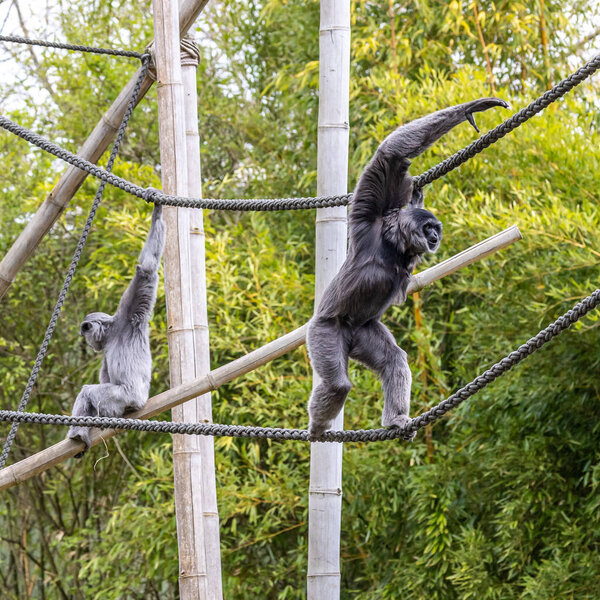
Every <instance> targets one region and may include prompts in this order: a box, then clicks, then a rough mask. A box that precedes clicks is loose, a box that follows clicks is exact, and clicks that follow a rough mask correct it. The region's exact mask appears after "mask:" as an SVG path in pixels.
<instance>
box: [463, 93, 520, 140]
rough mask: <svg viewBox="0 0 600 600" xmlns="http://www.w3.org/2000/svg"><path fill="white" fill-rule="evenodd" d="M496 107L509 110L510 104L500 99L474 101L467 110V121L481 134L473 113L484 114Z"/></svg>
mask: <svg viewBox="0 0 600 600" xmlns="http://www.w3.org/2000/svg"><path fill="white" fill-rule="evenodd" d="M495 106H501V107H502V108H508V107H509V104H508V102H505V101H504V100H500V98H482V99H481V100H474V101H473V102H471V103H470V105H469V107H468V108H467V111H466V114H465V117H466V119H467V121H468V122H469V123H470V124H471V125H472V126H473V128H474V129H475V131H476V132H477V133H479V128H478V127H477V124H476V123H475V117H474V116H473V113H476V112H482V111H484V110H488V109H490V108H494V107H495Z"/></svg>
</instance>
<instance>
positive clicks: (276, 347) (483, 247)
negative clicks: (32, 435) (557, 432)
mask: <svg viewBox="0 0 600 600" xmlns="http://www.w3.org/2000/svg"><path fill="white" fill-rule="evenodd" d="M520 239H522V238H521V233H520V232H519V229H518V228H517V226H516V225H513V226H512V227H509V228H508V229H505V230H504V231H501V232H500V233H497V234H496V235H494V236H492V237H491V238H488V239H487V240H484V241H483V242H479V243H478V244H476V245H475V246H472V247H471V248H469V249H467V250H464V251H463V252H461V253H460V254H457V255H456V256H453V257H451V258H449V259H448V260H445V261H443V262H442V263H440V264H439V265H436V266H434V267H431V268H429V269H426V270H425V271H422V272H421V273H418V274H417V275H416V276H415V277H414V278H413V280H412V281H411V283H410V285H409V286H408V293H409V294H412V293H414V292H416V291H418V290H420V289H422V288H423V286H425V285H429V284H431V283H433V282H434V281H437V280H438V279H441V278H442V277H445V276H446V275H450V274H451V273H454V272H455V271H456V270H457V269H459V268H461V267H465V266H467V265H470V264H471V263H473V262H475V261H476V260H479V259H482V258H485V257H486V256H489V255H490V254H493V253H494V252H497V251H498V250H501V249H502V248H505V247H506V246H509V245H510V244H512V243H514V242H516V241H518V240H520ZM305 335H306V325H303V326H302V327H299V328H298V329H295V330H294V331H290V333H286V334H285V335H283V336H281V337H279V338H277V339H275V340H273V341H271V342H269V343H268V344H265V345H264V346H261V347H260V348H257V349H256V350H253V351H252V352H250V353H249V354H245V355H244V356H242V357H240V358H237V359H236V360H234V361H232V362H230V363H227V364H225V365H223V366H222V367H218V368H216V369H214V370H212V371H210V373H207V374H206V375H203V376H201V377H198V378H197V379H194V381H190V382H189V383H184V384H182V385H179V386H177V387H174V388H171V389H169V390H167V391H165V392H162V393H160V394H157V395H156V396H153V397H152V398H150V399H149V400H148V402H147V403H146V406H144V408H142V409H141V410H138V411H136V412H134V413H132V414H130V415H127V416H129V417H131V418H133V419H150V418H151V417H154V416H156V415H158V414H160V413H162V412H164V411H166V410H169V409H171V408H173V407H174V406H177V405H179V404H182V403H183V402H186V401H187V400H191V399H192V398H196V397H197V396H200V395H202V394H207V393H208V392H211V391H214V390H216V389H217V388H219V387H220V386H222V385H224V384H225V383H229V382H230V381H233V380H234V379H236V378H237V377H242V376H243V375H245V374H246V373H249V372H250V371H254V370H255V369H258V368H259V367H260V366H262V365H265V364H267V363H269V362H271V361H272V360H275V359H276V358H278V357H280V356H283V355H284V354H286V353H287V352H291V351H292V350H295V349H296V348H298V347H300V346H301V345H302V344H304V342H305ZM116 434H117V431H116V430H114V429H105V430H103V431H99V430H93V431H92V433H91V442H92V443H91V445H92V446H95V445H96V444H99V443H102V441H103V440H107V439H108V438H111V437H112V436H114V435H116ZM83 449H84V448H83V444H82V443H81V442H75V441H74V440H70V439H67V440H63V441H61V442H58V443H57V444H54V445H53V446H50V447H49V448H45V449H44V450H41V451H40V452H36V453H35V454H32V455H31V456H28V457H27V458H24V459H23V460H20V461H19V462H17V463H14V464H12V465H9V466H8V467H5V468H4V469H2V470H0V491H2V490H5V489H8V488H10V487H13V486H14V485H18V484H19V483H22V482H23V481H26V480H27V479H30V478H31V477H34V476H35V475H39V474H40V473H43V472H44V471H47V470H48V469H50V468H52V467H53V466H55V465H58V464H60V463H61V462H64V461H65V460H67V459H68V458H72V457H73V456H75V455H76V454H77V453H79V452H81V451H82V450H83ZM207 507H210V504H207ZM205 510H206V509H205Z"/></svg>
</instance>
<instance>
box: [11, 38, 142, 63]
mask: <svg viewBox="0 0 600 600" xmlns="http://www.w3.org/2000/svg"><path fill="white" fill-rule="evenodd" d="M0 42H12V43H15V44H27V45H28V46H45V47H46V48H59V49H61V50H72V51H74V52H89V53H91V54H109V55H111V56H127V57H130V58H138V59H140V60H141V59H142V56H144V55H143V54H141V53H140V52H134V51H132V50H115V49H112V48H95V47H94V46H81V45H79V44H63V43H62V42H47V41H45V40H32V39H30V38H26V37H21V36H19V35H0Z"/></svg>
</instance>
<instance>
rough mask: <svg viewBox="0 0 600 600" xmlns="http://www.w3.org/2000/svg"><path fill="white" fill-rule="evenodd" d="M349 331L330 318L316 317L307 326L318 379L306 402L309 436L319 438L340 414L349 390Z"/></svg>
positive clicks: (312, 359) (310, 349)
mask: <svg viewBox="0 0 600 600" xmlns="http://www.w3.org/2000/svg"><path fill="white" fill-rule="evenodd" d="M350 333H351V332H350V329H349V328H348V327H347V326H343V325H342V326H340V325H339V324H338V323H337V322H335V321H330V320H319V319H317V320H314V321H311V323H310V325H309V327H308V333H307V342H308V344H307V345H308V352H309V355H310V360H311V363H312V366H313V368H314V370H315V371H316V372H317V374H318V376H319V377H320V378H321V382H320V383H319V384H318V385H317V386H316V387H315V388H314V389H313V391H312V394H311V396H310V401H309V403H308V414H309V423H308V433H309V436H310V437H319V436H320V435H321V434H322V433H324V432H325V431H327V430H328V429H331V421H332V420H333V419H334V418H335V417H336V416H337V415H338V414H339V412H340V410H341V409H342V407H343V406H344V402H345V400H346V396H347V395H348V393H349V392H350V390H351V389H352V384H351V383H350V379H349V378H348V349H349V346H350Z"/></svg>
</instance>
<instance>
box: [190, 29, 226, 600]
mask: <svg viewBox="0 0 600 600" xmlns="http://www.w3.org/2000/svg"><path fill="white" fill-rule="evenodd" d="M199 58H200V53H199V51H198V46H197V45H196V43H195V42H194V41H193V40H192V39H191V38H189V37H185V38H183V39H182V40H181V68H182V75H183V90H184V96H185V130H186V131H185V135H186V145H187V168H188V193H189V195H190V196H193V197H194V198H201V197H202V179H201V177H200V135H199V133H198V92H197V80H196V69H197V67H198V61H199ZM204 239H205V238H204V222H203V216H202V210H199V209H195V210H191V212H190V253H191V260H190V264H191V274H192V296H193V302H192V317H193V327H194V340H195V352H196V377H201V376H202V375H206V373H208V372H209V371H210V345H209V332H208V314H207V313H208V311H207V301H206V269H205V248H204ZM187 404H189V405H190V406H193V412H194V421H197V422H199V423H212V405H211V397H210V393H208V394H204V395H203V396H199V397H198V398H195V399H194V400H192V401H190V402H188V403H187ZM181 437H183V438H185V439H184V440H183V442H184V444H185V446H186V449H187V451H188V452H189V453H190V454H191V453H193V454H195V455H196V457H197V461H198V463H199V464H198V468H196V469H194V470H193V471H192V473H191V476H192V477H195V478H196V479H197V485H196V486H194V488H193V490H192V492H193V493H195V494H200V495H201V510H202V513H201V518H202V530H203V532H204V554H205V556H206V579H207V588H208V598H209V599H210V600H222V598H223V590H222V584H221V549H220V540H219V513H218V509H217V488H216V479H215V448H214V438H213V437H211V436H204V435H199V436H181ZM196 490H197V491H196Z"/></svg>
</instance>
